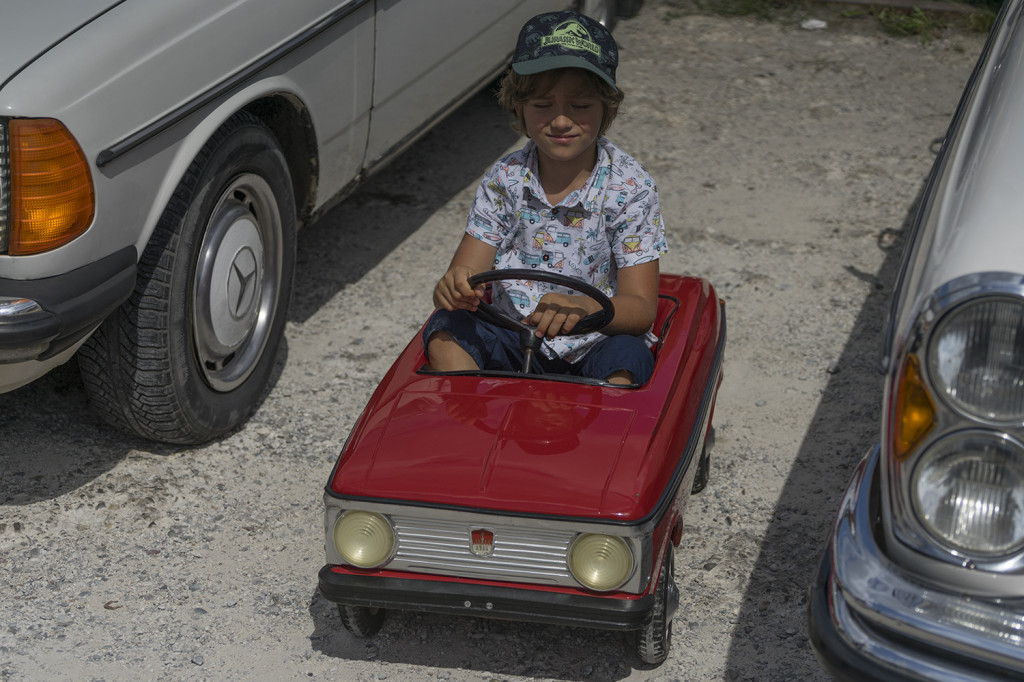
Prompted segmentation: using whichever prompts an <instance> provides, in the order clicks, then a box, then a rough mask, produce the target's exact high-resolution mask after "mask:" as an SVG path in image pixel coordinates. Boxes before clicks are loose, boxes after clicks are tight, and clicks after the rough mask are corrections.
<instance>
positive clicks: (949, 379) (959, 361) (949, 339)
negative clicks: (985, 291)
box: [928, 298, 1024, 422]
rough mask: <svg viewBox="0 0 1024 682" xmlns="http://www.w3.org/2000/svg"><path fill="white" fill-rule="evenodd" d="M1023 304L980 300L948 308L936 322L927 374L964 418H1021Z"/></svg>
mask: <svg viewBox="0 0 1024 682" xmlns="http://www.w3.org/2000/svg"><path fill="white" fill-rule="evenodd" d="M1022 330H1024V302H1022V301H1020V300H1019V299H1015V298H983V299H978V300H975V301H971V302H969V303H967V304H965V305H963V306H960V307H958V308H956V309H954V310H953V311H952V312H951V313H950V314H948V315H946V316H945V317H944V318H943V319H942V320H941V321H940V322H939V324H938V326H937V327H936V329H935V332H934V334H933V336H932V341H931V344H930V349H929V352H928V369H929V375H930V376H931V378H932V381H933V382H934V384H935V387H936V390H938V391H940V392H941V393H942V394H943V395H944V396H945V398H946V400H947V401H948V402H949V403H950V405H952V407H953V408H954V409H957V410H959V411H961V412H962V413H964V414H966V415H967V416H969V417H973V418H977V419H983V420H989V421H996V422H1020V421H1022V420H1024V333H1021V332H1022Z"/></svg>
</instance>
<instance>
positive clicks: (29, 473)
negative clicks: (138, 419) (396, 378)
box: [0, 89, 518, 505]
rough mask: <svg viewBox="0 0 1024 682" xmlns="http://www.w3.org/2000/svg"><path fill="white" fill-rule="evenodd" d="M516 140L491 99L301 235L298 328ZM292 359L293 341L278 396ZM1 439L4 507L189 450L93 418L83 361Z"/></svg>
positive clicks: (39, 385) (6, 410) (37, 393)
mask: <svg viewBox="0 0 1024 682" xmlns="http://www.w3.org/2000/svg"><path fill="white" fill-rule="evenodd" d="M517 139H518V135H517V134H516V133H514V132H513V131H512V130H511V129H510V127H509V125H508V116H507V115H506V114H505V113H504V112H503V111H502V110H501V109H500V107H499V106H498V104H497V103H496V102H495V100H494V96H493V94H492V92H491V90H490V89H486V90H484V91H482V92H480V93H479V94H477V95H476V96H474V97H472V98H471V99H469V100H468V101H467V102H466V103H465V104H463V105H462V106H461V107H459V108H458V109H457V110H455V111H454V112H453V113H452V114H451V115H450V116H449V117H447V118H446V119H444V120H443V121H442V122H441V123H439V124H438V126H437V127H435V128H434V129H433V130H432V131H431V132H429V133H427V135H425V136H424V137H423V138H422V139H421V140H419V141H418V142H417V143H416V144H414V145H413V146H412V147H410V148H409V149H408V150H407V151H406V152H405V153H404V154H402V155H400V156H399V157H397V158H396V159H395V161H394V162H393V163H391V164H390V165H389V166H387V167H386V168H384V169H383V170H381V171H380V173H378V174H377V175H375V176H373V177H372V178H370V179H369V180H368V181H367V182H366V183H365V184H363V185H362V186H361V187H360V188H359V189H357V190H356V191H355V192H354V193H353V194H352V195H350V196H349V197H347V198H346V199H345V200H344V201H342V202H340V203H338V204H337V205H336V206H334V207H333V208H332V209H331V210H329V211H327V212H326V213H324V214H323V215H322V216H320V217H319V219H318V220H317V221H316V222H314V223H313V224H311V225H309V226H308V227H307V228H305V229H304V230H303V231H302V232H301V233H300V234H299V241H298V255H297V268H296V273H297V274H296V281H295V292H296V294H295V296H294V297H293V301H292V306H291V308H290V310H289V319H290V320H292V321H305V320H306V319H308V318H310V317H311V316H313V315H315V314H316V312H317V310H319V308H320V307H321V306H322V305H323V304H324V303H326V302H327V301H329V300H330V299H331V297H333V296H334V295H335V294H337V293H338V292H339V291H340V290H342V289H343V288H344V287H345V286H347V285H349V284H351V283H353V282H356V281H358V280H359V279H360V278H361V277H362V276H363V275H365V274H366V272H368V271H369V270H370V269H371V268H373V267H374V266H375V265H377V264H378V263H379V262H380V261H381V260H382V259H383V258H384V257H385V256H387V255H388V254H389V253H390V252H391V251H392V250H393V249H394V248H395V247H397V246H398V245H399V244H401V242H402V240H404V239H405V238H406V237H408V236H409V235H410V234H412V233H413V232H415V231H416V229H417V228H419V227H420V226H421V225H422V224H423V223H424V222H425V221H426V220H427V219H428V218H429V217H430V216H431V214H433V213H434V212H435V211H436V210H437V209H438V208H440V207H441V206H443V205H445V204H446V203H448V202H449V201H450V200H451V198H452V197H453V196H454V195H455V194H457V193H458V192H460V191H461V190H462V189H464V188H465V187H466V186H467V185H469V184H471V183H472V182H473V180H474V179H475V178H477V177H479V176H480V175H481V174H482V173H483V172H484V170H486V167H487V166H488V165H489V164H490V163H491V162H493V161H494V159H496V158H498V157H499V156H500V155H501V153H502V152H503V151H504V150H506V149H507V148H508V147H509V146H511V145H512V144H513V143H514V142H515V141H516V140H517ZM453 140H455V141H457V143H453V142H452V141H453ZM442 169H454V170H449V171H448V172H442ZM456 229H461V226H456ZM439 276H440V273H439ZM287 356H288V346H287V338H286V339H284V340H283V341H282V345H281V350H280V353H279V356H278V362H277V367H276V369H275V371H274V375H273V377H272V379H271V390H273V385H274V383H276V380H277V378H278V377H279V376H280V374H281V371H282V369H283V367H284V364H285V362H286V361H287ZM0 433H2V438H0V471H2V475H0V504H12V505H23V504H31V503H33V502H37V501H39V500H45V499H53V498H56V497H59V496H61V495H63V494H65V493H67V492H69V491H72V490H75V489H77V488H79V487H81V486H83V485H86V484H88V483H89V482H90V481H92V480H95V479H96V478H98V477H100V476H102V475H103V474H104V473H106V472H108V471H110V470H111V469H113V468H114V467H115V466H116V465H117V463H118V462H120V461H121V460H122V459H123V458H124V457H125V456H127V454H128V453H130V452H132V451H143V452H149V453H155V454H173V453H176V452H180V451H181V450H182V449H183V448H182V447H178V446H169V445H160V444H156V443H151V442H148V441H145V440H142V439H140V438H137V437H135V436H133V435H130V434H126V433H124V432H121V431H119V430H117V429H115V428H113V427H110V426H108V425H107V424H106V423H104V422H103V421H102V420H101V419H100V418H99V417H98V416H96V415H95V414H94V413H93V412H92V411H91V410H90V409H89V404H88V397H87V396H86V393H85V390H84V388H83V386H82V382H81V379H80V378H79V374H78V365H77V363H76V362H75V361H74V360H72V361H71V362H69V363H67V364H65V365H63V366H61V367H58V368H56V369H55V370H53V371H52V372H50V373H49V374H48V375H46V376H44V377H42V378H41V379H39V380H37V381H35V382H33V383H31V384H28V385H27V386H23V387H21V388H19V389H17V390H15V391H12V392H10V393H5V394H2V395H0Z"/></svg>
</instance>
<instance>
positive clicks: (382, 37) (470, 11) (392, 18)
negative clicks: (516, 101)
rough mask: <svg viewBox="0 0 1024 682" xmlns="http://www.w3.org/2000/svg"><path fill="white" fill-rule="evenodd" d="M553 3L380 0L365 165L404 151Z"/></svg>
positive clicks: (499, 62) (500, 61) (498, 65)
mask: <svg viewBox="0 0 1024 682" xmlns="http://www.w3.org/2000/svg"><path fill="white" fill-rule="evenodd" d="M566 4H567V3H564V2H561V3H560V2H552V1H551V0H519V1H517V2H510V1H509V0H378V2H377V22H376V23H377V38H376V51H375V55H376V57H375V63H374V92H373V111H372V114H371V123H370V138H369V144H368V146H367V153H366V165H367V166H368V167H372V166H374V165H376V164H377V163H378V162H380V161H382V160H383V159H384V158H386V157H387V156H388V155H389V154H390V153H391V152H394V151H398V150H399V149H401V148H402V146H404V143H405V142H406V141H409V140H410V139H411V138H412V137H414V136H415V134H416V133H417V132H419V131H421V129H422V128H423V127H424V126H425V125H429V124H430V122H432V121H433V120H436V118H437V115H438V114H440V113H442V112H443V111H445V110H446V109H447V108H448V107H449V105H451V104H452V103H457V102H459V101H460V100H461V99H462V98H463V97H465V96H468V95H470V94H472V93H473V92H475V91H476V90H477V88H478V87H479V86H480V85H482V84H483V83H485V82H486V81H487V80H488V79H489V78H491V77H493V76H494V75H496V74H497V73H498V72H499V71H500V70H501V69H502V68H503V67H504V66H505V64H506V63H507V62H508V59H509V56H510V55H511V53H512V49H513V48H514V47H515V40H516V36H517V35H518V34H519V29H520V27H522V25H523V23H525V21H526V20H527V19H529V18H530V17H531V16H533V15H535V14H539V13H540V12H543V11H547V10H552V9H561V8H562V7H563V6H564V5H566Z"/></svg>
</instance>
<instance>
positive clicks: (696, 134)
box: [0, 0, 983, 682]
mask: <svg viewBox="0 0 1024 682" xmlns="http://www.w3.org/2000/svg"><path fill="white" fill-rule="evenodd" d="M809 18H818V19H822V20H824V21H825V22H826V26H825V27H824V28H820V29H817V30H810V29H807V28H802V27H801V26H800V24H799V22H789V23H766V22H759V21H756V20H753V19H747V18H722V17H716V16H706V15H697V14H691V13H689V12H688V11H687V5H686V4H685V3H683V2H682V0H675V1H672V0H647V2H646V3H645V4H644V7H643V10H642V11H641V13H640V14H639V16H637V17H636V18H633V19H628V20H624V21H622V22H621V23H620V24H619V26H618V28H617V29H616V37H617V39H618V41H619V43H620V45H621V48H622V49H621V59H622V64H621V67H620V71H619V74H620V75H619V80H620V82H621V84H622V86H623V89H624V90H626V92H627V95H626V103H625V105H624V108H623V110H622V113H621V115H620V118H619V119H618V120H617V121H616V123H615V124H614V126H613V127H612V129H611V131H610V133H609V136H610V137H612V138H613V139H614V140H615V141H616V142H617V143H618V144H619V145H620V146H622V147H623V148H625V149H626V150H629V151H630V152H632V153H633V155H634V156H636V157H637V158H638V159H640V160H641V162H642V163H644V165H645V166H646V167H647V168H648V170H649V171H651V173H652V174H653V175H654V176H655V178H656V179H657V181H658V184H659V189H660V192H661V203H662V210H663V214H664V216H665V221H666V224H667V226H668V229H669V239H670V245H671V248H672V251H671V253H670V254H669V255H668V256H667V257H666V258H665V259H664V260H663V265H662V268H663V270H666V271H674V272H686V273H692V274H696V275H701V276H704V277H707V278H708V279H709V280H710V281H711V282H712V283H713V284H714V285H715V286H716V287H717V289H718V291H719V292H720V293H721V295H722V296H723V298H724V299H725V300H726V302H727V306H726V309H727V315H728V344H727V351H726V362H725V373H726V374H725V382H724V384H723V385H722V388H721V391H720V394H719V399H718V407H717V411H716V426H717V441H716V444H715V447H714V451H713V465H712V466H713V468H712V478H711V483H710V485H709V486H708V488H707V489H706V490H705V491H704V492H703V493H702V494H700V495H699V496H696V497H694V498H693V500H692V502H691V505H690V508H689V510H688V513H687V523H686V530H685V534H684V538H683V543H682V546H681V547H680V548H679V549H678V551H677V553H676V567H677V569H676V570H677V581H678V584H679V588H680V590H681V593H682V606H681V608H680V609H679V611H678V612H677V614H676V616H675V620H674V640H673V648H672V653H671V656H670V658H669V660H668V662H666V663H665V664H664V665H663V666H662V667H660V668H658V669H654V670H647V669H643V668H641V667H639V666H637V665H635V664H634V663H633V662H632V659H630V658H629V656H628V655H627V654H626V651H625V648H624V643H623V638H622V636H621V635H618V634H615V633H607V632H598V631H590V630H584V629H572V628H558V627H549V626H535V625H529V624H522V623H506V622H499V621H485V620H477V619H471V618H454V617H441V616H434V615H428V614H411V613H391V614H389V619H388V621H387V622H386V623H385V626H384V628H383V630H382V631H381V633H380V634H379V635H378V636H377V637H375V638H373V639H370V640H358V639H355V638H353V637H351V636H350V635H349V634H348V633H347V632H345V631H344V630H343V629H342V627H341V626H340V623H339V622H338V619H337V617H336V614H335V613H334V612H333V610H332V607H331V605H330V604H329V603H327V602H325V601H324V600H323V599H322V598H320V597H319V596H318V593H317V589H316V584H317V583H316V574H317V571H318V570H319V568H320V567H321V565H322V564H323V561H324V554H323V529H322V499H321V496H322V490H323V486H324V484H325V482H326V479H327V475H328V473H329V472H330V469H331V466H332V464H333V462H334V459H335V458H336V456H337V454H338V451H339V450H340V448H341V446H342V444H343V442H344V440H345V437H346V435H347V433H348V431H349V429H350V427H351V426H352V423H353V421H354V419H355V418H356V417H357V416H358V414H359V411H360V410H361V409H362V406H363V404H364V402H365V401H366V399H367V397H368V396H369V394H370V392H371V390H372V389H373V387H374V386H375V385H376V383H377V381H378V380H379V379H380V377H381V376H382V375H383V374H384V372H385V371H386V369H387V367H388V366H389V364H390V362H391V361H392V360H393V358H394V357H395V356H396V355H397V353H398V352H399V351H400V350H401V348H402V347H403V346H404V345H405V344H406V343H407V342H408V341H409V339H410V338H412V336H413V334H414V333H415V331H416V329H417V328H418V327H419V325H420V324H421V322H422V320H423V319H424V318H425V316H426V314H427V313H428V312H429V309H430V300H429V294H428V291H429V289H430V287H431V286H432V284H433V282H434V281H435V280H436V278H437V276H438V275H439V274H440V273H441V272H442V271H443V269H444V267H445V266H446V264H447V262H448V259H449V257H450V255H451V252H452V250H453V249H454V247H455V245H456V243H457V242H458V239H459V237H460V234H461V230H462V226H463V223H464V220H465V214H466V211H467V209H468V207H469V204H470V201H471V199H472V194H473V189H474V186H475V182H476V180H477V178H478V177H479V175H480V174H481V173H482V172H483V170H484V168H485V167H486V166H487V164H488V163H489V162H490V161H492V160H493V159H494V158H497V156H499V155H500V154H501V153H502V152H504V151H505V150H507V149H509V148H511V147H514V146H516V145H519V144H521V141H520V140H518V139H517V138H516V136H515V135H514V134H513V133H511V132H510V131H509V130H508V127H507V123H506V120H505V117H504V116H503V114H502V113H501V112H500V111H499V110H498V109H497V107H496V105H495V104H493V102H492V101H491V99H490V98H489V96H488V95H486V94H484V95H481V96H478V97H476V98H474V99H473V100H471V101H470V102H469V103H468V104H466V105H465V106H464V107H462V108H461V109H460V110H459V111H457V112H456V113H455V114H454V115H453V116H451V117H450V118H448V119H447V120H446V121H445V122H443V123H442V124H441V125H440V126H439V127H438V128H436V129H435V130H434V131H433V132H432V133H431V134H430V135H428V136H427V137H425V138H424V139H423V140H422V141H421V142H419V143H418V144H417V145H416V146H415V147H414V148H413V149H412V150H411V151H409V152H408V153H407V154H405V155H404V156H403V157H401V158H400V159H398V160H397V161H396V162H395V163H394V164H393V165H391V166H390V167H389V168H388V169H386V170H385V171H384V172H383V173H382V174H380V175H378V176H376V177H375V178H374V179H372V180H371V181H370V182H369V183H367V184H366V185H364V186H363V188H362V189H361V190H360V191H358V192H357V193H356V194H354V195H353V196H351V197H350V198H349V199H347V200H346V201H345V202H343V203H341V204H340V205H339V206H337V207H336V208H335V209H334V210H332V211H331V212H330V213H328V214H327V215H325V216H324V217H323V219H321V220H320V221H319V222H317V223H316V224H314V225H313V226H311V227H310V228H309V229H307V230H306V231H305V232H304V233H303V234H302V235H300V244H299V259H300V264H299V268H298V273H299V274H298V282H297V284H296V291H297V292H298V295H297V297H296V300H295V304H294V308H293V311H292V313H291V319H290V322H289V326H288V329H287V346H286V352H285V353H284V355H283V357H282V361H281V364H280V374H279V376H278V378H277V382H276V386H275V388H274V390H273V392H272V393H271V394H270V396H269V397H268V399H267V400H266V402H265V403H264V405H263V406H262V408H261V409H260V410H259V411H258V413H257V414H256V415H255V416H254V417H253V419H252V420H251V421H250V422H249V423H248V425H247V426H246V427H245V428H244V429H242V430H240V431H239V432H238V433H235V434H233V435H231V436H230V437H227V438H225V439H223V440H221V441H219V442H216V443H213V444H210V445H208V446H204V447H199V448H171V447H160V446H153V445H151V444H148V443H145V442H142V441H139V440H135V439H132V438H129V437H126V436H124V435H123V434H121V433H118V432H116V431H114V430H112V429H110V428H108V427H106V426H104V425H103V424H101V423H99V422H98V421H97V420H96V418H95V417H94V416H93V415H92V414H91V413H90V412H89V410H88V406H87V404H86V398H85V395H84V393H83V390H82V387H81V385H80V383H79V380H78V377H77V374H76V370H75V368H74V366H73V365H71V366H67V367H65V368H62V369H60V370H57V371H55V372H53V373H51V375H49V376H48V377H47V378H45V379H44V380H42V381H40V382H37V383H35V384H33V385H30V386H28V387H25V388H23V389H20V390H18V391H16V392H13V393H10V394H6V395H0V428H2V433H3V437H2V440H0V474H2V475H0V577H2V584H3V589H2V590H0V679H11V680H22V679H33V680H34V679H58V678H62V679H80V680H92V679H105V680H128V679H132V680H134V679H174V680H178V679H189V680H191V679H197V680H199V679H211V680H227V679H231V680H240V679H281V680H285V679H300V678H301V679H317V680H327V679H332V680H356V681H365V682H369V681H370V680H389V681H392V682H412V681H419V680H451V681H470V680H472V681H479V680H485V681H492V680H501V681H509V682H511V681H513V680H598V681H608V682H610V681H616V680H730V681H731V680H759V681H761V680H763V681H782V680H797V681H812V682H813V681H816V680H826V679H828V678H827V676H826V675H825V674H824V673H823V672H822V671H821V669H820V667H819V666H818V664H817V662H816V660H815V658H814V655H813V652H812V650H811V648H810V645H809V643H808V638H807V634H806V616H805V611H806V590H807V586H808V585H809V584H810V582H811V579H812V575H813V572H814V570H815V567H816V564H817V560H818V556H819V553H820V551H821V547H822V543H823V541H824V539H825V537H826V535H827V533H828V530H829V527H830V524H831V522H832V518H833V515H834V513H835V510H836V507H837V504H838V501H839V497H840V494H841V492H842V490H843V489H844V487H845V484H846V482H847V478H848V476H849V474H850V472H851V470H852V468H853V466H854V464H855V463H856V462H857V460H858V459H859V458H860V457H861V455H862V454H863V453H864V452H865V451H866V450H867V449H868V447H869V446H870V445H871V444H872V442H873V441H874V440H875V439H876V438H877V431H878V427H877V417H878V412H879V401H880V385H881V375H880V374H879V372H878V371H877V367H878V351H879V348H880V330H881V326H882V320H883V316H884V313H885V305H886V302H887V299H888V296H889V293H890V286H891V283H892V279H893V274H894V269H895V265H896V261H897V260H898V255H899V247H900V245H901V229H902V228H903V226H904V225H905V223H906V221H907V220H908V219H909V217H910V216H911V214H912V211H913V208H914V204H915V200H916V197H917V195H918V193H919V191H920V189H921V187H922V184H923V182H924V180H925V176H926V174H927V172H928V169H929V167H930V164H931V162H932V159H933V155H934V151H935V149H936V146H937V139H938V138H940V137H941V136H942V135H943V133H944V131H945V127H946V125H947V122H948V121H949V119H950V116H951V115H952V113H953V110H954V107H955V105H956V102H957V98H958V96H959V93H960V91H961V89H962V87H963V85H964V84H965V82H966V80H967V78H968V75H969V73H970V70H971V68H972V66H973V63H974V61H975V59H976V57H977V55H978V53H979V51H980V49H981V46H982V43H983V36H981V35H978V34H969V33H966V32H959V31H948V32H945V33H944V34H943V35H941V36H940V37H939V38H938V39H936V40H933V41H930V42H927V43H924V44H923V43H922V42H921V40H920V39H918V38H915V37H910V38H893V37H890V36H887V35H884V34H882V33H881V32H880V31H879V30H878V28H877V25H876V24H875V23H874V22H872V21H871V20H870V19H867V18H842V17H840V16H839V14H838V9H837V8H836V7H834V6H833V7H824V6H823V7H822V8H821V9H820V11H817V12H816V13H815V14H814V15H812V16H811V17H809ZM371 230H372V235H373V237H372V238H367V234H368V231H371Z"/></svg>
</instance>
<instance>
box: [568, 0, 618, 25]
mask: <svg viewBox="0 0 1024 682" xmlns="http://www.w3.org/2000/svg"><path fill="white" fill-rule="evenodd" d="M616 5H617V2H616V0H576V11H577V12H579V13H580V14H582V15H584V16H588V17H590V18H591V19H593V20H594V21H596V22H597V23H599V24H601V25H602V26H604V27H605V28H606V29H608V30H609V31H610V30H612V29H613V28H615V20H616V19H617V18H618V9H617V6H616Z"/></svg>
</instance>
